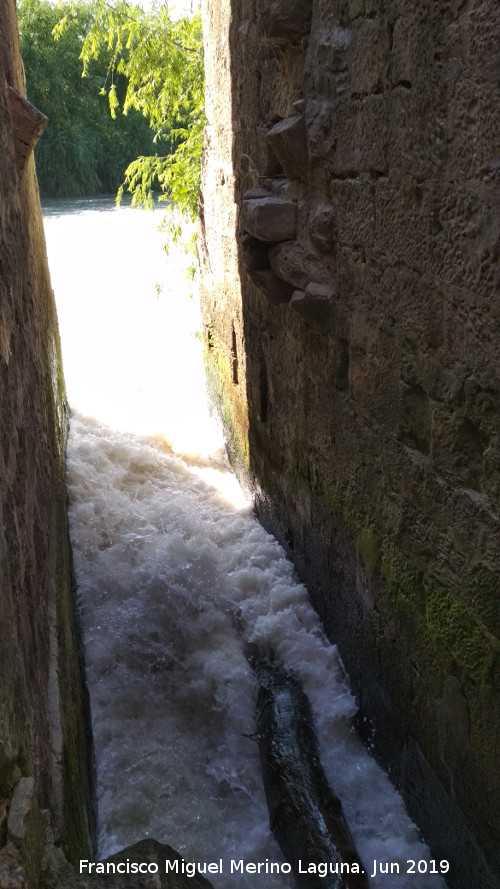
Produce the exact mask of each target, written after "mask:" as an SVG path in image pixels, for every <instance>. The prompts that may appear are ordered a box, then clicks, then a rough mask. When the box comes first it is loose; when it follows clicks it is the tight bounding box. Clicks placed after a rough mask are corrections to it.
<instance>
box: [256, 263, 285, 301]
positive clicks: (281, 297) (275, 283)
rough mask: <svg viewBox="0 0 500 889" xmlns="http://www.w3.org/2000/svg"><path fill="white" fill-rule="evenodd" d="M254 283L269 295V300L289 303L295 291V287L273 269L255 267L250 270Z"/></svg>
mask: <svg viewBox="0 0 500 889" xmlns="http://www.w3.org/2000/svg"><path fill="white" fill-rule="evenodd" d="M249 275H250V277H251V279H252V281H253V282H254V284H255V285H256V286H257V287H258V288H259V290H260V291H261V292H262V293H263V294H264V296H267V298H268V300H269V302H272V303H275V304H277V303H287V302H289V301H290V298H291V296H292V293H293V287H292V285H291V284H289V283H288V282H287V281H283V280H282V278H278V276H277V275H276V274H275V272H273V270H272V269H254V270H253V271H251V272H249Z"/></svg>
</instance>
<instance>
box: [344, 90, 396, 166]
mask: <svg viewBox="0 0 500 889" xmlns="http://www.w3.org/2000/svg"><path fill="white" fill-rule="evenodd" d="M387 132H388V119H387V100H386V98H385V96H382V95H375V96H365V97H364V98H363V99H350V100H349V101H346V100H344V101H342V102H341V103H340V102H339V103H338V105H337V112H336V135H337V146H336V151H335V156H334V167H333V169H334V172H335V173H337V174H341V175H345V174H346V173H347V174H350V175H352V174H353V172H356V171H359V172H360V173H362V172H373V173H385V172H386V171H387Z"/></svg>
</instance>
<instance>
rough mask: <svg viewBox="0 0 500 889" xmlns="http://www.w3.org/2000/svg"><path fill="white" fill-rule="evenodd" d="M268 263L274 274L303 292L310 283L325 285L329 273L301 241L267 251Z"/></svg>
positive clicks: (284, 244)
mask: <svg viewBox="0 0 500 889" xmlns="http://www.w3.org/2000/svg"><path fill="white" fill-rule="evenodd" d="M269 262H270V264H271V267H272V268H273V269H274V271H275V272H276V274H277V275H278V276H279V277H280V278H283V280H285V281H289V282H290V284H293V286H294V287H296V288H300V289H301V290H303V289H304V288H305V287H306V286H307V284H308V283H309V282H310V281H318V282H320V283H322V284H327V283H328V282H329V280H330V277H331V273H330V271H329V269H328V268H327V267H326V266H325V265H323V263H322V260H321V258H320V257H318V256H316V255H315V254H314V253H313V252H312V251H311V250H310V249H309V248H308V247H307V245H306V244H304V243H302V241H285V242H284V243H283V244H277V245H276V246H275V247H272V248H271V250H270V251H269Z"/></svg>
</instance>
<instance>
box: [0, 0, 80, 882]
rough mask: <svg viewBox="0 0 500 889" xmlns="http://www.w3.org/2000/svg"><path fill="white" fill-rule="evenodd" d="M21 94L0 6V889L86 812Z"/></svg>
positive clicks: (38, 233)
mask: <svg viewBox="0 0 500 889" xmlns="http://www.w3.org/2000/svg"><path fill="white" fill-rule="evenodd" d="M12 90H15V92H13V91H12ZM24 94H25V93H24V80H23V70H22V62H21V58H20V54H19V46H18V39H17V21H16V9H15V2H14V0H0V416H1V429H0V611H1V620H0V665H1V667H0V882H2V880H4V879H5V880H7V879H8V875H9V874H10V875H11V877H12V879H13V874H15V873H17V870H16V868H20V869H21V870H20V872H19V874H18V876H17V877H16V879H19V880H21V879H26V880H27V884H26V885H27V886H29V887H33V889H34V887H39V886H42V885H43V881H44V873H45V872H46V871H47V867H48V856H49V853H50V849H51V848H52V845H53V843H52V838H54V841H55V843H56V845H59V846H61V847H62V848H63V849H64V851H65V853H66V855H67V856H68V858H70V859H71V860H76V859H77V857H78V856H79V854H80V853H82V852H85V851H86V850H87V849H88V842H89V839H90V835H91V832H92V814H91V791H90V769H89V745H88V743H87V729H86V727H85V720H84V711H85V698H84V691H83V686H82V672H81V665H80V660H79V653H78V652H79V644H78V638H77V629H76V626H75V619H74V602H73V593H72V583H71V556H70V549H69V542H68V532H67V524H66V493H65V479H64V449H65V435H66V406H65V396H64V383H63V378H62V368H61V358H60V351H59V335H58V330H57V321H56V316H55V309H54V302H53V294H52V290H51V286H50V279H49V272H48V267H47V259H46V252H45V240H44V234H43V226H42V218H41V211H40V204H39V199H38V188H37V183H36V177H35V171H34V166H33V159H32V157H31V156H30V153H29V151H28V148H27V142H26V139H25V131H24V129H22V126H24V124H23V121H22V120H21V123H20V118H19V115H21V117H22V115H23V114H24V112H25V108H24V106H23V103H22V95H24ZM33 113H34V112H33ZM34 118H35V125H36V124H37V118H36V115H34ZM28 123H29V121H28ZM23 874H24V876H23ZM2 885H4V883H3V882H2ZM5 885H11V883H9V882H7V883H5ZM12 885H14V883H12ZM15 885H21V883H19V884H18V883H15ZM22 885H24V883H23V884H22Z"/></svg>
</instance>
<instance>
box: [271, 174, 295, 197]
mask: <svg viewBox="0 0 500 889" xmlns="http://www.w3.org/2000/svg"><path fill="white" fill-rule="evenodd" d="M266 184H267V185H268V188H269V189H270V191H272V193H273V194H275V195H276V196H277V197H279V198H284V199H285V200H287V201H297V200H298V199H299V197H300V183H299V182H297V181H292V180H291V179H288V178H286V177H284V176H281V177H280V178H279V179H267V180H266Z"/></svg>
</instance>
